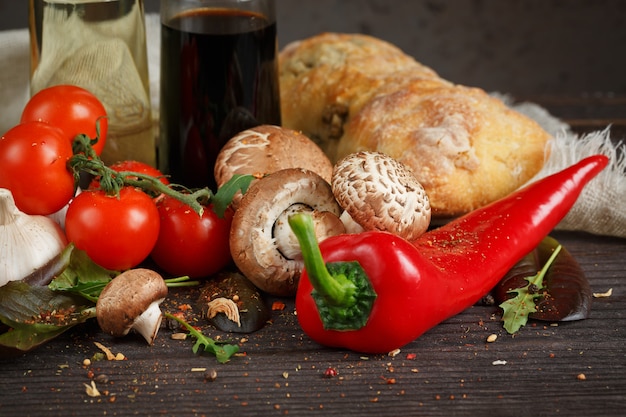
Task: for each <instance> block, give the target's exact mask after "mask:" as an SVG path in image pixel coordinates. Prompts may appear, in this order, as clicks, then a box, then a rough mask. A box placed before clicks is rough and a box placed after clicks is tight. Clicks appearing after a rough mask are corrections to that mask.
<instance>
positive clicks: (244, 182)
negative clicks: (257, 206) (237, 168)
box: [211, 174, 255, 217]
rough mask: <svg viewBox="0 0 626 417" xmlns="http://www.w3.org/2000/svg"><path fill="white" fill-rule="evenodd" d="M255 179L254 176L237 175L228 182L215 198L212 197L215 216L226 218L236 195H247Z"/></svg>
mask: <svg viewBox="0 0 626 417" xmlns="http://www.w3.org/2000/svg"><path fill="white" fill-rule="evenodd" d="M254 178H255V177H254V176H253V175H242V174H235V175H233V176H232V177H231V179H230V180H228V182H226V183H225V184H224V185H222V186H221V187H220V188H219V189H218V190H217V192H216V193H215V194H214V195H213V197H211V203H213V211H214V212H215V214H217V215H218V217H224V213H225V212H226V209H227V208H228V206H229V204H230V203H231V202H232V201H233V197H235V194H237V192H239V191H241V193H242V194H245V192H246V191H248V187H249V186H250V183H251V182H252V181H253V180H254Z"/></svg>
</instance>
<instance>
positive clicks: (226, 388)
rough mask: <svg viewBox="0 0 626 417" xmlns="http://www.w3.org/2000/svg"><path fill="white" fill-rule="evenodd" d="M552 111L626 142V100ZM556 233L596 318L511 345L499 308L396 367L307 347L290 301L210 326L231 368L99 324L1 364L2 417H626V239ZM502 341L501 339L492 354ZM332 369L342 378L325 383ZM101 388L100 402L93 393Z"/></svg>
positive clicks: (176, 294) (405, 355)
mask: <svg viewBox="0 0 626 417" xmlns="http://www.w3.org/2000/svg"><path fill="white" fill-rule="evenodd" d="M542 104H544V105H545V106H546V107H547V108H548V109H549V110H550V111H551V112H553V114H555V115H557V116H560V117H563V118H564V119H565V120H566V121H568V122H570V123H571V125H572V126H574V128H576V129H577V130H579V131H581V132H584V131H590V130H595V129H600V128H603V127H605V126H606V125H608V124H612V125H613V126H614V132H615V133H614V136H615V137H617V138H623V137H625V135H624V134H625V133H626V112H624V111H622V110H624V108H626V98H625V97H621V98H620V97H612V96H611V97H573V98H563V97H552V98H543V102H542ZM620 135H621V136H620ZM625 209H626V208H625ZM552 235H553V236H554V237H556V238H557V239H558V240H559V241H560V242H561V243H562V244H563V245H564V246H565V247H566V248H567V249H568V250H569V251H570V252H571V253H572V254H573V255H574V257H575V258H576V259H577V261H578V262H579V263H580V265H581V267H582V268H583V270H584V271H585V273H586V275H587V278H588V280H589V281H590V284H591V288H592V290H593V291H594V292H605V291H607V290H609V289H611V288H612V290H613V293H612V295H611V296H610V297H606V298H594V300H593V306H592V313H591V317H590V318H588V319H586V320H583V321H577V322H568V323H558V325H557V324H554V323H543V322H532V323H530V324H529V325H527V326H526V327H524V328H522V329H521V331H520V332H519V333H518V334H516V335H515V336H511V335H509V334H507V333H506V331H504V329H503V327H502V323H501V321H500V312H499V310H498V308H497V307H493V306H491V307H489V306H474V307H471V308H469V309H468V310H466V311H464V312H463V313H461V314H459V315H458V316H456V317H453V318H451V319H449V320H447V321H446V322H444V323H442V324H440V325H439V326H437V327H436V328H434V329H432V330H431V331H429V332H427V333H426V334H424V335H423V336H422V337H420V338H419V339H417V340H415V341H414V342H412V343H411V344H409V345H407V346H405V347H404V348H402V349H401V351H400V352H399V353H398V354H397V355H395V356H388V355H361V354H357V353H353V352H349V351H344V350H336V349H327V348H324V347H321V346H319V345H317V344H316V343H314V342H312V341H310V340H309V339H308V338H307V337H306V335H304V334H303V333H302V331H301V330H300V329H299V327H298V324H297V319H296V316H295V313H294V305H293V302H292V301H291V300H289V299H286V300H282V301H284V302H285V304H286V306H285V308H284V309H283V310H282V311H280V310H277V311H273V313H272V320H271V323H270V324H268V325H267V326H266V327H265V328H263V329H262V330H260V331H258V332H256V333H253V334H249V335H238V336H237V335H227V334H222V333H220V332H218V331H216V330H213V329H211V328H210V327H208V326H206V325H202V330H203V331H204V332H205V334H207V335H209V336H212V337H222V338H232V339H231V340H233V341H236V342H237V343H239V344H240V349H241V350H240V352H241V354H240V355H238V356H235V357H233V358H232V360H231V361H230V362H228V363H226V364H219V363H218V362H217V361H216V360H215V358H214V357H212V356H209V355H196V354H194V353H193V352H192V350H191V347H192V345H193V340H192V339H187V340H173V339H172V338H171V337H170V336H171V334H172V331H171V330H169V329H167V328H166V327H163V328H162V329H161V331H160V333H159V335H158V338H157V340H156V342H155V344H154V345H153V346H147V345H146V343H145V341H143V339H140V337H139V336H137V335H129V336H128V337H126V338H123V339H112V338H111V337H109V336H107V335H105V334H103V333H102V332H100V331H99V329H98V326H97V324H96V323H95V321H94V320H92V321H91V322H90V323H87V324H84V325H81V326H78V327H76V328H74V329H72V330H71V331H69V332H67V333H65V334H63V335H62V336H60V337H59V338H57V339H55V340H54V341H52V342H51V343H49V344H47V345H44V346H42V347H40V348H39V349H37V350H35V351H33V352H30V353H29V354H27V355H24V356H22V357H19V358H13V359H4V360H2V359H0V415H1V416H40V415H45V416H74V415H76V416H130V415H154V416H161V415H165V416H169V415H171V416H196V415H197V416H211V415H222V416H223V415H227V413H234V414H233V415H241V416H246V415H251V416H252V415H258V416H272V415H276V416H278V415H295V416H307V415H317V416H319V415H341V416H349V415H354V416H364V415H377V416H381V417H382V416H413V415H414V416H480V415H492V416H533V417H535V416H555V415H562V416H623V415H626V347H625V343H626V239H618V238H611V237H602V236H594V235H590V234H586V233H572V232H555V233H553V234H552ZM193 291H194V290H189V289H179V290H176V291H172V292H171V296H170V299H169V300H168V302H167V305H166V307H165V308H166V309H169V310H168V311H170V312H172V310H174V309H175V308H176V306H177V305H178V303H181V302H182V303H184V302H185V300H188V299H191V298H193V295H194V294H193ZM268 301H269V302H271V301H273V299H271V298H270V299H269V300H268ZM492 334H495V335H497V336H498V338H497V339H496V341H495V342H492V343H487V341H486V340H487V337H488V336H489V335H492ZM94 342H100V343H102V344H104V345H105V346H107V347H109V348H110V349H112V351H113V352H115V353H117V352H121V353H123V354H124V355H125V357H126V359H125V360H122V361H106V360H102V361H95V362H93V363H92V364H91V365H90V366H85V365H84V364H83V361H84V360H85V359H87V358H92V357H93V356H94V354H96V353H98V352H100V349H99V348H98V347H96V345H95V344H94ZM327 368H333V369H335V370H336V371H337V373H338V374H337V376H335V377H332V378H327V377H324V372H325V370H326V369H327ZM211 371H215V372H216V375H217V377H216V378H215V379H214V380H211V378H208V377H207V375H208V374H209V373H211ZM94 380H95V381H97V382H96V386H97V388H98V390H99V391H100V393H101V394H102V395H101V396H99V397H91V396H89V395H87V393H86V388H85V384H91V382H92V381H94Z"/></svg>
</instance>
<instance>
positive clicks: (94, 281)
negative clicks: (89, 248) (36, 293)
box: [48, 244, 119, 302]
mask: <svg viewBox="0 0 626 417" xmlns="http://www.w3.org/2000/svg"><path fill="white" fill-rule="evenodd" d="M64 251H70V252H71V254H70V262H69V265H68V266H67V267H66V268H65V269H64V270H63V272H61V274H59V275H58V276H57V277H56V278H55V279H53V280H52V282H50V284H48V288H50V289H51V290H53V291H67V292H71V293H76V294H78V295H80V296H81V297H84V298H86V299H88V300H90V301H93V302H96V301H97V300H98V296H99V295H100V292H102V289H103V288H104V287H105V286H106V285H107V284H108V283H109V281H111V279H113V278H114V277H115V276H117V275H118V274H119V272H118V271H111V270H108V269H105V268H103V267H101V266H100V265H98V264H96V263H95V262H94V261H92V260H91V258H89V256H88V255H87V254H86V253H85V252H84V251H82V250H80V249H77V248H75V247H74V245H73V244H70V245H68V246H67V248H65V249H64Z"/></svg>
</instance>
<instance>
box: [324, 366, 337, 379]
mask: <svg viewBox="0 0 626 417" xmlns="http://www.w3.org/2000/svg"><path fill="white" fill-rule="evenodd" d="M337 374H338V372H337V370H336V369H335V368H332V367H328V368H326V370H325V371H324V378H334V377H336V376H337Z"/></svg>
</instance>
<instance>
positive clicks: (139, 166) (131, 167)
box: [110, 161, 170, 185]
mask: <svg viewBox="0 0 626 417" xmlns="http://www.w3.org/2000/svg"><path fill="white" fill-rule="evenodd" d="M110 168H111V169H114V170H115V171H117V172H121V171H132V172H138V173H140V174H146V175H150V176H152V177H160V180H161V182H162V183H163V184H165V185H168V184H169V183H170V181H169V180H168V179H167V177H166V176H164V175H163V173H162V172H161V171H159V170H158V169H156V168H155V167H153V166H152V165H149V164H146V163H144V162H139V161H122V162H118V163H115V164H113V165H111V166H110Z"/></svg>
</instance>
